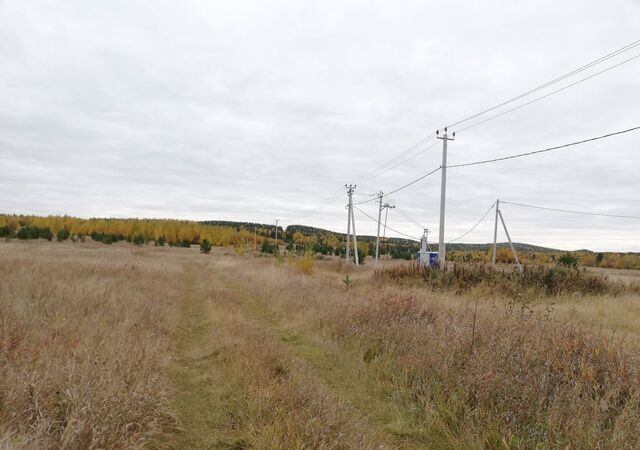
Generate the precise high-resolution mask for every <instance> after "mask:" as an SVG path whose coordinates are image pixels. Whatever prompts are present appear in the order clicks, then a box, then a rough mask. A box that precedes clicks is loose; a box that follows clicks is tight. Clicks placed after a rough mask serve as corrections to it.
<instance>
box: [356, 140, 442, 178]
mask: <svg viewBox="0 0 640 450" xmlns="http://www.w3.org/2000/svg"><path fill="white" fill-rule="evenodd" d="M435 137H436V133H435V132H434V133H431V134H430V135H428V136H426V137H425V138H423V139H421V140H420V141H418V142H417V143H415V144H413V145H412V146H411V147H409V148H408V149H406V150H404V151H403V152H401V153H400V154H398V155H396V156H394V157H393V158H391V159H390V160H389V161H387V162H385V163H383V164H381V165H379V166H378V167H375V168H373V169H371V170H368V171H366V172H364V173H363V174H361V175H360V177H358V178H357V181H356V184H358V183H363V182H364V181H368V180H370V179H372V178H375V177H376V176H378V175H374V173H375V172H377V171H379V170H383V169H385V168H387V167H388V166H389V165H391V164H393V163H395V162H396V161H399V160H401V159H402V158H404V157H405V156H406V155H408V154H410V153H413V152H414V151H415V150H417V149H418V148H420V146H422V145H423V144H425V143H427V142H429V141H430V140H431V139H434V138H435Z"/></svg>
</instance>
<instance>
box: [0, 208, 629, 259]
mask: <svg viewBox="0 0 640 450" xmlns="http://www.w3.org/2000/svg"><path fill="white" fill-rule="evenodd" d="M88 237H90V238H91V239H92V240H94V241H97V242H102V243H105V244H112V243H115V242H119V241H128V242H131V243H133V244H137V245H143V244H149V243H152V244H154V245H159V246H164V245H169V246H177V247H190V246H191V245H200V244H202V243H203V242H204V241H205V240H206V241H207V242H208V243H209V244H210V245H215V246H223V247H234V248H236V249H237V251H238V252H240V253H241V252H244V251H245V250H253V249H256V250H260V251H262V252H263V253H275V252H276V251H280V250H281V247H284V249H285V250H286V251H287V252H291V253H297V254H303V253H319V254H323V255H339V256H344V254H345V239H346V235H345V234H344V233H336V232H333V231H330V230H325V229H322V228H315V227H309V226H305V225H290V226H288V227H287V228H285V229H283V228H282V227H278V246H276V245H275V226H274V225H269V224H260V223H252V222H231V221H206V222H195V221H187V220H170V219H118V218H108V219H80V218H76V217H70V216H47V217H41V216H23V215H0V238H8V239H12V238H15V239H46V240H53V239H56V240H58V241H64V240H67V239H71V240H74V241H75V240H84V239H86V238H88ZM375 241H376V237H375V236H366V235H364V236H358V254H359V256H360V259H361V260H364V259H365V257H366V256H373V255H375ZM514 245H515V247H516V249H517V251H518V256H519V258H520V259H521V261H522V262H524V263H526V264H554V263H556V262H557V261H558V260H559V259H560V258H562V257H563V256H564V255H565V254H571V255H573V256H572V257H573V258H575V260H576V264H578V265H583V266H600V267H612V268H628V269H640V254H637V253H594V252H591V251H588V250H579V251H576V252H569V253H567V252H562V251H560V250H555V249H550V248H545V247H538V246H534V245H529V244H521V243H515V244H514ZM431 248H432V249H433V250H437V245H436V244H432V245H431ZM491 248H492V247H491V245H490V244H450V245H448V246H447V259H448V260H451V261H460V262H488V261H490V260H491ZM418 250H419V243H418V242H416V241H413V240H410V239H400V238H384V239H381V242H380V255H381V256H382V257H383V258H385V257H386V258H393V259H407V260H408V259H414V258H415V255H416V253H417V252H418ZM497 260H498V262H503V263H510V262H513V257H512V255H511V252H510V250H509V248H508V246H507V245H506V244H499V250H498V255H497Z"/></svg>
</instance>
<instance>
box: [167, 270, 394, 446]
mask: <svg viewBox="0 0 640 450" xmlns="http://www.w3.org/2000/svg"><path fill="white" fill-rule="evenodd" d="M185 286H186V288H185V297H184V303H183V305H182V312H181V319H180V323H179V327H178V333H177V337H176V351H177V358H176V361H175V365H174V369H173V373H172V375H173V380H174V383H175V386H176V389H177V398H176V401H175V407H176V409H177V411H178V414H179V416H180V420H181V422H182V428H183V430H182V432H181V433H180V434H179V436H178V441H177V443H176V448H184V449H186V448H198V449H200V448H210V449H218V448H220V449H245V448H332V449H333V448H345V449H346V448H391V447H396V446H395V445H392V444H390V443H389V442H388V439H387V438H386V437H385V434H386V433H382V432H381V431H380V430H377V429H375V428H372V427H371V426H370V423H369V421H368V417H367V416H368V413H367V411H366V410H362V409H360V408H354V407H353V405H352V404H351V403H350V402H349V401H348V400H345V399H342V398H337V397H336V396H334V395H333V394H332V392H333V389H332V388H331V387H330V386H328V385H327V384H326V382H325V380H326V377H323V376H321V374H320V373H319V371H318V369H317V368H316V367H314V364H311V363H310V361H311V360H316V359H317V358H312V357H311V356H312V355H311V354H305V353H308V352H311V353H314V352H315V351H316V349H314V348H313V347H311V346H307V345H305V346H301V347H300V348H298V349H297V350H296V351H293V349H292V347H291V344H292V342H291V341H287V339H286V337H285V338H283V336H282V335H281V334H279V333H274V330H273V326H274V324H273V323H272V322H271V321H270V319H269V317H267V316H266V315H264V314H261V313H260V312H259V311H258V310H256V309H254V308H252V307H251V306H250V305H249V303H248V302H247V298H245V297H243V296H242V291H241V287H240V286H236V285H233V283H231V284H229V279H228V278H226V281H224V282H223V277H222V276H221V274H219V273H217V271H216V270H213V271H212V270H211V267H204V266H202V267H200V266H192V267H190V268H189V269H188V270H187V271H186V272H185ZM292 339H293V340H294V341H295V337H292ZM318 358H319V359H317V360H318V361H321V360H322V357H318ZM326 367H327V369H330V368H331V365H330V364H328V365H327V366H326Z"/></svg>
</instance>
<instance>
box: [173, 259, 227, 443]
mask: <svg viewBox="0 0 640 450" xmlns="http://www.w3.org/2000/svg"><path fill="white" fill-rule="evenodd" d="M184 281H185V296H184V300H183V304H182V308H181V317H180V321H179V324H178V334H177V339H176V350H177V360H176V363H175V365H174V369H173V373H172V378H173V381H174V384H175V386H176V388H177V394H178V395H177V398H176V405H175V406H176V409H177V411H178V413H179V416H180V420H181V422H182V428H183V430H182V432H181V433H180V434H179V436H178V440H177V443H176V448H178V449H195V448H202V449H206V448H224V447H221V446H219V445H217V443H218V441H219V436H218V434H217V433H212V431H213V430H216V429H218V428H220V426H221V424H222V422H223V418H222V417H220V414H219V413H218V411H219V408H220V405H218V404H216V399H217V397H218V395H217V392H216V389H215V380H214V376H215V374H216V364H217V363H216V361H215V353H214V352H213V349H212V345H211V342H210V340H209V339H208V338H209V335H210V333H211V327H212V323H211V320H210V319H209V317H208V315H207V311H206V308H205V299H204V296H203V295H202V292H201V290H200V289H199V286H198V285H197V282H196V277H195V274H194V269H193V268H192V267H190V268H188V269H187V270H185V280H184Z"/></svg>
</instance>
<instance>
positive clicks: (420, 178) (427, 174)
mask: <svg viewBox="0 0 640 450" xmlns="http://www.w3.org/2000/svg"><path fill="white" fill-rule="evenodd" d="M440 169H441V167H438V168H437V169H433V170H432V171H431V172H429V173H426V174H424V175H422V176H421V177H419V178H416V179H415V180H413V181H411V182H409V183H407V184H405V185H404V186H400V187H399V188H398V189H394V190H393V191H391V192H388V193H385V194H384V195H385V197H388V196H389V195H392V194H395V193H396V192H398V191H401V190H403V189H405V188H408V187H409V186H411V185H412V184H415V183H417V182H418V181H420V180H424V179H425V178H427V177H428V176H429V175H433V174H434V173H436V172H437V171H438V170H440ZM374 200H376V199H375V198H372V199H371V200H365V201H363V202H359V203H354V205H362V204H364V203H369V202H372V201H374Z"/></svg>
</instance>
